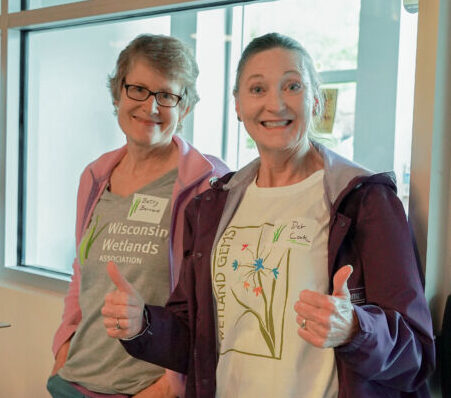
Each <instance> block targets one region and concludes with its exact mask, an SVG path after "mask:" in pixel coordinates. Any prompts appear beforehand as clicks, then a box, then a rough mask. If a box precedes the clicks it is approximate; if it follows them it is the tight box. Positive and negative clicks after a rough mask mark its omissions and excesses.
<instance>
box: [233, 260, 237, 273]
mask: <svg viewBox="0 0 451 398" xmlns="http://www.w3.org/2000/svg"><path fill="white" fill-rule="evenodd" d="M232 267H233V270H234V271H236V270H237V269H238V261H237V260H235V261H234V262H233V263H232Z"/></svg>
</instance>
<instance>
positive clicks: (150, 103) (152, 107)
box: [142, 95, 158, 114]
mask: <svg viewBox="0 0 451 398" xmlns="http://www.w3.org/2000/svg"><path fill="white" fill-rule="evenodd" d="M142 107H143V108H144V110H145V111H146V113H150V114H154V113H158V103H157V99H156V98H155V95H151V96H150V97H149V98H147V99H146V100H145V101H143V102H142Z"/></svg>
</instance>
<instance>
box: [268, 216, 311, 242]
mask: <svg viewBox="0 0 451 398" xmlns="http://www.w3.org/2000/svg"><path fill="white" fill-rule="evenodd" d="M317 231H318V222H317V221H315V220H312V219H311V218H306V217H297V218H292V219H291V220H289V221H286V220H285V221H277V222H276V224H275V225H274V236H275V237H276V236H278V238H277V241H278V242H279V244H282V245H284V246H286V247H293V248H299V247H306V248H310V247H311V246H312V242H313V239H314V237H315V236H316V233H317Z"/></svg>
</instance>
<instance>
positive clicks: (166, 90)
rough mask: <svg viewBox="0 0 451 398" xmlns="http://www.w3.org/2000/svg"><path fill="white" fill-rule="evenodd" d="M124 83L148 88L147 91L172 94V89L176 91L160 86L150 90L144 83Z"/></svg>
mask: <svg viewBox="0 0 451 398" xmlns="http://www.w3.org/2000/svg"><path fill="white" fill-rule="evenodd" d="M126 83H127V84H131V85H132V86H139V87H143V88H145V89H147V90H149V91H152V92H155V93H172V94H174V91H176V90H172V89H170V88H169V87H161V88H159V89H158V90H156V91H154V90H151V89H150V88H149V87H148V86H147V84H144V83H129V82H126Z"/></svg>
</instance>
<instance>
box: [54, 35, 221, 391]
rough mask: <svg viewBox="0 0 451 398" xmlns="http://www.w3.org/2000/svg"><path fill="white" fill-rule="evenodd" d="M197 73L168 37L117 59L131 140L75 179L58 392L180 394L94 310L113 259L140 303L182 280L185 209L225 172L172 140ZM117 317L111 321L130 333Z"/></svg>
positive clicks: (145, 40)
mask: <svg viewBox="0 0 451 398" xmlns="http://www.w3.org/2000/svg"><path fill="white" fill-rule="evenodd" d="M197 75H198V69H197V64H196V61H195V60H194V57H193V56H192V54H191V52H190V50H189V49H188V48H187V47H186V45H184V44H183V43H182V42H180V41H179V40H177V39H174V38H171V37H168V36H161V35H149V34H147V35H142V36H138V37H137V38H135V39H134V40H133V41H132V42H131V43H130V44H129V45H128V46H127V47H126V48H125V49H124V50H123V51H122V52H121V54H120V55H119V58H118V60H117V64H116V70H115V73H114V74H113V76H112V77H111V78H110V89H111V95H112V100H113V104H114V107H115V113H116V115H117V120H118V123H119V126H120V127H121V130H122V132H123V133H124V135H125V137H126V142H127V143H126V145H125V146H124V147H122V148H120V149H117V150H115V151H112V152H109V153H106V154H104V155H102V156H101V157H100V158H99V159H97V160H95V161H94V162H93V163H91V164H90V165H88V166H87V167H86V169H85V171H84V172H83V174H82V177H81V180H80V186H79V191H78V201H77V204H78V208H77V226H76V231H77V236H76V238H77V242H76V243H77V247H78V250H77V251H78V256H77V258H76V260H75V261H74V264H73V271H74V273H73V277H72V281H71V284H70V287H69V292H68V294H67V297H66V301H65V303H66V306H65V310H64V314H63V322H62V324H61V326H60V327H59V329H58V331H57V332H56V336H55V339H54V345H53V350H54V353H55V356H56V360H55V366H54V368H53V373H52V377H51V378H50V379H49V381H48V389H49V391H50V392H51V394H52V395H53V396H54V397H60V396H61V395H62V394H63V393H65V392H68V393H70V394H72V393H74V394H75V395H74V396H77V395H76V394H77V391H78V392H79V391H81V392H82V393H83V394H84V396H88V397H98V394H107V395H109V396H111V397H124V396H130V395H135V394H138V393H140V392H146V393H148V394H151V396H159V397H168V398H169V397H174V396H175V395H179V394H180V392H181V391H183V386H182V385H181V383H180V382H179V381H178V378H176V377H175V376H174V375H173V374H172V373H171V372H169V371H168V372H167V373H165V371H164V369H163V368H161V367H159V366H156V365H152V364H148V363H144V362H142V361H137V360H135V359H134V358H132V357H129V356H128V355H127V354H126V353H125V352H124V350H123V349H122V348H121V346H120V345H119V344H118V343H117V342H116V341H114V340H111V339H109V338H108V336H107V335H106V334H105V332H104V330H103V325H102V319H101V316H100V307H101V303H102V299H103V297H104V295H105V294H106V293H107V292H108V291H109V290H111V287H112V284H111V282H109V281H108V279H107V278H106V277H105V275H106V263H107V262H108V261H110V260H111V259H114V261H116V262H117V264H118V267H119V268H120V269H121V272H123V273H124V274H125V275H127V277H128V278H129V280H130V282H131V284H132V285H133V286H134V287H135V288H136V289H137V290H138V291H139V292H140V293H141V295H142V297H144V299H145V301H146V302H149V303H154V304H160V305H162V304H164V303H165V302H166V300H167V298H168V297H169V293H170V291H171V289H173V287H174V286H175V284H176V282H177V280H178V276H179V269H180V267H179V265H180V262H181V257H182V251H181V241H182V229H183V228H182V224H183V212H184V209H185V207H186V205H187V203H188V202H189V200H190V199H191V198H192V197H193V196H194V195H197V194H198V193H199V192H201V191H203V190H204V189H206V188H207V187H208V186H209V184H208V180H209V179H210V178H211V177H213V176H219V175H222V174H223V173H224V172H225V171H226V170H227V168H226V167H225V166H224V164H223V163H222V162H221V161H219V160H218V159H216V158H214V157H210V156H209V157H207V156H204V155H202V154H201V153H199V152H198V151H197V150H196V149H194V148H193V147H192V146H190V145H189V144H188V143H187V142H185V141H183V140H182V139H181V138H179V137H177V136H175V133H176V132H178V131H180V130H181V129H182V121H183V119H184V118H185V116H186V115H187V114H188V112H189V111H190V110H192V109H193V107H194V105H195V104H196V102H197V101H198V95H197V91H196V78H197ZM123 235H127V236H126V237H124V236H123ZM149 238H150V239H149ZM170 251H171V255H170V254H169V252H170ZM170 259H171V260H173V261H171V260H170ZM149 286H151V288H149ZM120 320H121V319H120V317H115V319H114V322H113V326H112V327H113V328H114V329H115V330H116V328H124V329H125V330H126V326H124V323H122V326H120V325H121V324H120ZM106 352H107V353H108V355H107V356H105V355H104V354H105V353H106ZM171 379H173V383H172V384H171V383H170V380H171ZM152 394H154V395H152ZM70 396H72V395H70Z"/></svg>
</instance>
